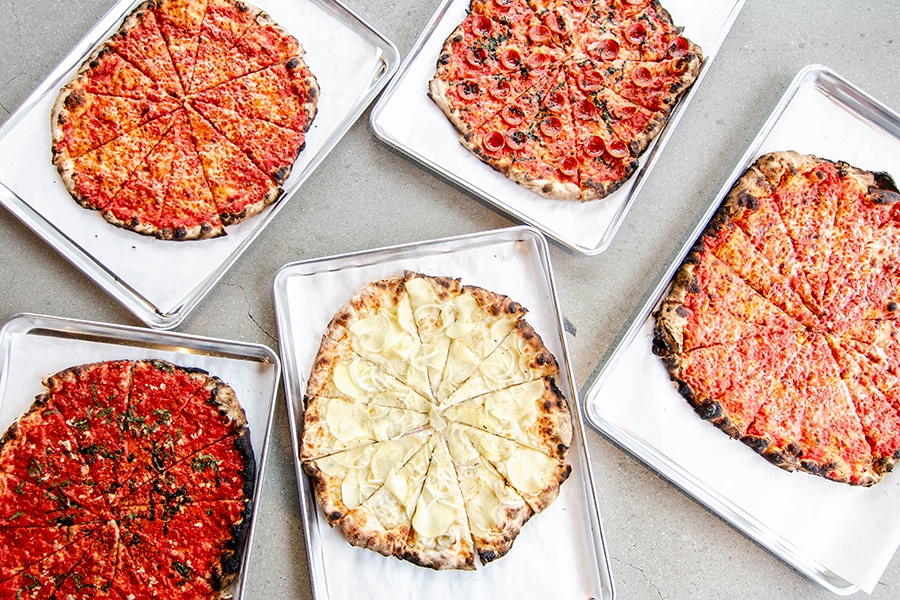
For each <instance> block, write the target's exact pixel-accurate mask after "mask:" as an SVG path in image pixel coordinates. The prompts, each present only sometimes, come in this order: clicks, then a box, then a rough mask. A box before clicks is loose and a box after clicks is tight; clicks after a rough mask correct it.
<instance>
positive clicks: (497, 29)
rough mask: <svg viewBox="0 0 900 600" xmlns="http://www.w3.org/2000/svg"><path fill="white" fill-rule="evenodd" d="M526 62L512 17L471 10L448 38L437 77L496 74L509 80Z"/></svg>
mask: <svg viewBox="0 0 900 600" xmlns="http://www.w3.org/2000/svg"><path fill="white" fill-rule="evenodd" d="M522 61H523V58H522V52H521V49H520V48H519V47H518V44H516V43H515V40H514V38H513V32H512V30H511V23H510V22H509V21H508V20H506V19H503V20H500V19H496V18H491V16H489V15H485V14H482V13H479V12H470V13H469V14H467V15H466V17H465V18H464V19H463V20H462V21H461V22H460V24H459V25H457V27H456V29H455V30H453V32H452V33H451V34H450V35H449V36H447V39H446V40H445V41H444V45H443V47H442V48H441V51H440V54H439V56H438V61H437V72H436V73H435V79H436V80H443V81H464V80H470V79H475V80H478V79H482V78H484V77H487V76H489V75H492V74H503V75H506V76H507V78H508V79H509V78H510V76H511V75H514V73H515V71H517V70H518V68H519V66H520V65H521V64H522ZM511 79H512V80H517V79H518V78H517V77H511Z"/></svg>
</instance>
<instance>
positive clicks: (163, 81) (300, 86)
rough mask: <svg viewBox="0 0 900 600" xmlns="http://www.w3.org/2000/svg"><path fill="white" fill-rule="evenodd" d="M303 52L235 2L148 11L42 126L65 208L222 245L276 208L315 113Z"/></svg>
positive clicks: (104, 48) (205, 0)
mask: <svg viewBox="0 0 900 600" xmlns="http://www.w3.org/2000/svg"><path fill="white" fill-rule="evenodd" d="M303 53H304V51H303V47H302V46H301V45H300V43H299V42H297V40H296V39H294V38H293V37H292V36H291V35H290V34H288V33H287V32H286V31H284V29H282V28H281V27H280V26H279V25H278V24H277V23H275V22H274V21H273V20H272V19H271V18H270V17H269V16H268V15H267V14H266V13H264V12H262V11H261V10H260V9H258V8H254V7H253V6H251V5H249V4H247V3H245V2H244V1H243V0H147V1H146V2H144V3H142V4H141V5H139V6H138V7H137V8H136V9H135V10H134V11H133V12H132V13H131V14H130V15H129V16H128V17H127V18H126V19H125V21H124V22H123V23H122V26H121V27H120V28H119V30H118V31H117V32H116V33H115V34H114V35H113V36H112V37H110V38H109V39H108V40H106V42H104V43H103V44H102V45H101V46H100V47H99V48H97V50H96V51H94V52H93V53H92V54H91V56H90V57H89V58H88V59H87V60H86V61H85V63H84V64H83V65H82V66H81V69H80V70H79V72H78V74H77V75H76V76H75V78H74V79H73V80H72V81H71V82H69V83H68V84H67V85H66V86H65V87H63V88H62V90H61V91H60V93H59V96H58V98H57V100H56V103H55V104H54V107H53V111H52V115H51V128H52V132H53V163H54V164H55V165H56V167H57V170H58V171H59V173H60V176H61V177H62V180H63V182H64V183H65V186H66V188H67V189H68V190H69V192H70V193H71V195H72V197H73V198H74V199H75V200H76V201H77V202H78V203H79V204H81V205H82V206H83V207H85V208H89V209H93V210H98V211H100V213H101V214H102V215H103V217H104V218H105V219H106V220H107V221H109V222H110V223H113V224H114V225H118V226H120V227H124V228H127V229H130V230H133V231H136V232H138V233H142V234H146V235H152V236H155V237H157V238H160V239H166V240H189V239H203V238H211V237H216V236H220V235H224V233H225V227H227V226H229V225H232V224H234V223H237V222H239V221H241V220H244V219H247V218H249V217H252V216H254V215H256V214H258V213H259V212H260V211H262V210H263V209H264V208H265V207H266V206H268V205H269V204H271V203H272V202H274V201H275V200H277V199H278V197H279V196H280V194H281V192H282V190H281V187H280V185H281V184H282V183H283V182H284V181H285V179H287V177H288V175H289V174H290V171H291V168H292V166H293V164H294V161H295V159H296V158H297V155H298V154H299V152H300V151H301V150H302V149H303V147H304V145H305V135H306V132H307V131H308V129H309V128H310V125H311V124H312V120H313V118H314V117H315V114H316V105H317V101H318V96H319V90H318V86H317V83H316V79H315V77H314V76H313V75H312V73H311V72H310V71H309V69H308V68H307V66H306V64H305V63H304V61H303V58H302V56H303Z"/></svg>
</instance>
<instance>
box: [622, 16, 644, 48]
mask: <svg viewBox="0 0 900 600" xmlns="http://www.w3.org/2000/svg"><path fill="white" fill-rule="evenodd" d="M625 37H626V38H628V41H629V42H631V43H632V44H641V43H643V41H644V40H645V39H646V38H647V27H646V26H645V25H644V24H643V23H641V22H640V21H636V22H634V23H632V24H631V25H629V26H628V27H627V28H626V29H625Z"/></svg>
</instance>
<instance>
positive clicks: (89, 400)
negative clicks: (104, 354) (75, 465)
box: [44, 360, 132, 494]
mask: <svg viewBox="0 0 900 600" xmlns="http://www.w3.org/2000/svg"><path fill="white" fill-rule="evenodd" d="M131 367H132V363H131V361H127V360H121V361H108V362H102V363H94V364H90V365H82V366H78V367H73V368H70V369H66V370H64V371H60V372H59V373H56V374H54V375H51V376H49V377H46V378H45V379H44V385H45V386H46V387H47V388H48V389H49V393H50V395H51V402H52V403H53V405H54V406H55V407H56V408H57V409H58V410H59V411H60V413H61V415H62V417H63V418H64V419H65V422H66V424H67V425H68V426H69V428H70V430H71V435H72V437H73V439H74V440H75V443H76V444H77V446H76V447H77V448H78V452H79V454H80V455H81V456H82V457H83V459H84V462H85V463H87V465H88V467H89V468H90V470H91V476H92V479H93V480H94V481H95V482H96V484H97V489H98V491H99V492H101V493H104V494H107V493H114V492H115V490H116V489H117V487H118V481H119V478H118V472H119V470H120V467H121V466H122V464H123V460H125V458H126V457H125V456H124V439H123V434H122V429H123V427H122V425H123V420H124V418H125V414H126V412H127V409H128V393H129V389H130V387H131V372H132V371H131Z"/></svg>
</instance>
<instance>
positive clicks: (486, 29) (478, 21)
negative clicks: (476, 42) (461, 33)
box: [472, 15, 493, 37]
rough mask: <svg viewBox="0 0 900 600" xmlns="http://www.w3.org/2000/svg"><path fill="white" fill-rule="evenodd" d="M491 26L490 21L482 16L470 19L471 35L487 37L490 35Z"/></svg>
mask: <svg viewBox="0 0 900 600" xmlns="http://www.w3.org/2000/svg"><path fill="white" fill-rule="evenodd" d="M492 29H493V25H492V23H491V20H490V19H488V18H487V17H485V16H484V15H475V17H474V18H473V19H472V33H474V34H475V35H477V36H479V37H487V36H489V35H490V34H491V30H492Z"/></svg>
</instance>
